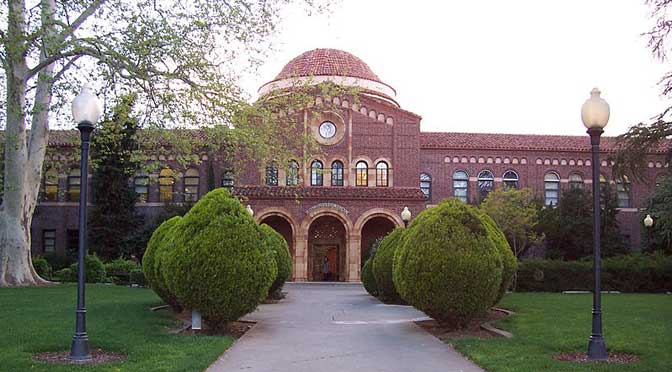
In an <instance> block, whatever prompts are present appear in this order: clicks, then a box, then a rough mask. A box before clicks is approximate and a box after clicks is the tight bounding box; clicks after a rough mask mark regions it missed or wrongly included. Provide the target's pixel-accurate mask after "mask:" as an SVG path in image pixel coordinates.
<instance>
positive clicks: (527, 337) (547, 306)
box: [451, 293, 672, 372]
mask: <svg viewBox="0 0 672 372" xmlns="http://www.w3.org/2000/svg"><path fill="white" fill-rule="evenodd" d="M500 306H501V307H503V308H506V309H510V310H513V311H515V312H516V315H514V316H512V317H509V318H505V319H503V320H501V321H500V322H499V323H498V324H497V325H498V327H499V328H502V329H504V330H507V331H509V332H512V333H513V334H514V338H512V339H504V338H494V339H488V340H475V339H466V340H458V341H453V342H451V344H453V345H454V346H455V347H456V348H457V350H459V351H460V352H462V353H464V354H465V355H467V356H468V357H469V358H470V359H472V360H473V361H475V362H476V363H478V364H479V365H481V366H482V367H483V368H485V369H486V370H488V371H490V372H508V371H533V372H537V371H637V372H643V371H651V372H653V371H656V372H663V371H672V296H670V295H654V294H607V295H603V296H602V308H603V327H604V335H605V340H606V343H607V349H608V350H609V351H615V352H626V353H634V354H637V355H638V356H639V357H640V358H641V361H640V362H637V363H632V364H628V365H617V364H609V365H607V364H604V363H591V364H577V363H569V362H560V361H556V360H554V359H553V358H552V357H551V355H552V354H554V353H557V352H573V351H582V352H585V351H586V350H587V346H588V337H589V336H590V327H591V321H590V320H591V313H590V312H591V308H592V296H591V295H567V294H564V295H563V294H552V293H514V294H509V295H507V296H506V297H505V298H504V300H503V302H502V303H501V304H500Z"/></svg>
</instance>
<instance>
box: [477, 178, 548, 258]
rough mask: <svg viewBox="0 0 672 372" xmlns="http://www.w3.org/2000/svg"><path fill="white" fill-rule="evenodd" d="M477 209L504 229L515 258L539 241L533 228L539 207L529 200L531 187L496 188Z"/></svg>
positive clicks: (531, 198)
mask: <svg viewBox="0 0 672 372" xmlns="http://www.w3.org/2000/svg"><path fill="white" fill-rule="evenodd" d="M480 208H481V210H483V211H484V212H485V213H486V214H487V215H488V216H490V218H492V219H493V220H494V221H495V222H496V223H497V225H498V226H499V228H500V229H501V230H502V232H504V235H506V239H507V240H508V241H509V244H510V245H511V248H512V249H513V253H514V254H515V256H516V257H520V256H521V255H522V254H523V253H524V252H525V250H526V249H527V248H528V247H530V245H532V244H535V243H537V242H539V241H540V240H541V239H540V236H538V235H537V232H536V231H535V228H536V226H537V223H538V222H539V209H538V207H537V205H536V203H535V202H534V200H533V194H532V190H530V189H522V190H516V189H512V188H509V189H505V188H499V189H496V190H494V191H492V192H490V193H489V194H488V196H487V197H486V198H485V200H484V201H483V202H482V203H481V205H480Z"/></svg>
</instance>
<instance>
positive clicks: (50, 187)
mask: <svg viewBox="0 0 672 372" xmlns="http://www.w3.org/2000/svg"><path fill="white" fill-rule="evenodd" d="M42 200H44V201H58V171H57V170H56V169H54V168H50V169H49V170H48V171H46V172H45V173H44V185H43V190H42Z"/></svg>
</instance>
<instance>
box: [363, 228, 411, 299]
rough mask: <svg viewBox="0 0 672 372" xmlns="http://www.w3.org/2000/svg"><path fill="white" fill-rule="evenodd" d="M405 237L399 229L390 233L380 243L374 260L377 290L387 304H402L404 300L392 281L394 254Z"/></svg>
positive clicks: (373, 267) (373, 268)
mask: <svg viewBox="0 0 672 372" xmlns="http://www.w3.org/2000/svg"><path fill="white" fill-rule="evenodd" d="M403 237H404V229H401V228H398V229H395V230H394V231H392V232H391V233H389V234H388V235H387V236H386V237H385V239H383V240H382V241H381V242H380V245H379V246H378V250H377V251H376V255H375V256H374V257H373V260H372V265H371V266H372V271H373V277H374V278H375V280H376V288H377V289H378V295H379V296H380V298H381V300H383V301H387V302H394V303H401V302H403V300H402V299H401V296H400V295H399V292H397V289H396V288H395V287H394V281H393V279H392V265H393V263H394V253H395V252H396V250H397V247H398V246H399V245H400V244H401V242H402V239H403Z"/></svg>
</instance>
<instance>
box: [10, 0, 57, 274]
mask: <svg viewBox="0 0 672 372" xmlns="http://www.w3.org/2000/svg"><path fill="white" fill-rule="evenodd" d="M54 9H55V4H54V0H43V1H42V21H43V23H42V24H43V25H44V24H47V25H48V24H50V22H44V21H45V17H46V18H50V17H52V15H53V11H54ZM8 21H9V22H8V29H7V41H6V48H5V50H6V51H7V66H6V71H7V129H6V132H5V135H6V136H5V184H4V198H3V204H2V205H1V206H0V287H7V286H27V285H39V284H46V283H48V282H47V281H45V280H44V279H42V278H40V276H39V275H37V273H36V272H35V269H34V267H33V263H32V258H31V252H30V246H31V239H30V225H31V223H32V216H33V212H34V209H35V205H36V203H37V195H38V191H39V185H40V177H41V169H42V163H43V161H44V152H45V150H46V142H47V136H48V110H49V105H50V103H51V85H52V81H51V80H52V77H53V65H50V66H48V67H46V68H45V69H44V70H43V71H42V72H40V74H39V77H38V82H37V87H36V91H35V107H34V110H33V122H32V128H31V129H32V130H31V141H30V143H28V142H27V138H26V110H25V99H26V94H25V92H26V88H27V77H28V66H27V62H26V57H25V55H24V51H25V50H26V49H25V48H26V45H25V1H24V0H12V1H10V2H9V11H8ZM47 27H53V26H47ZM45 31H47V32H49V30H45ZM46 50H47V48H46V45H43V50H42V55H41V58H40V59H44V58H45V57H46Z"/></svg>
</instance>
